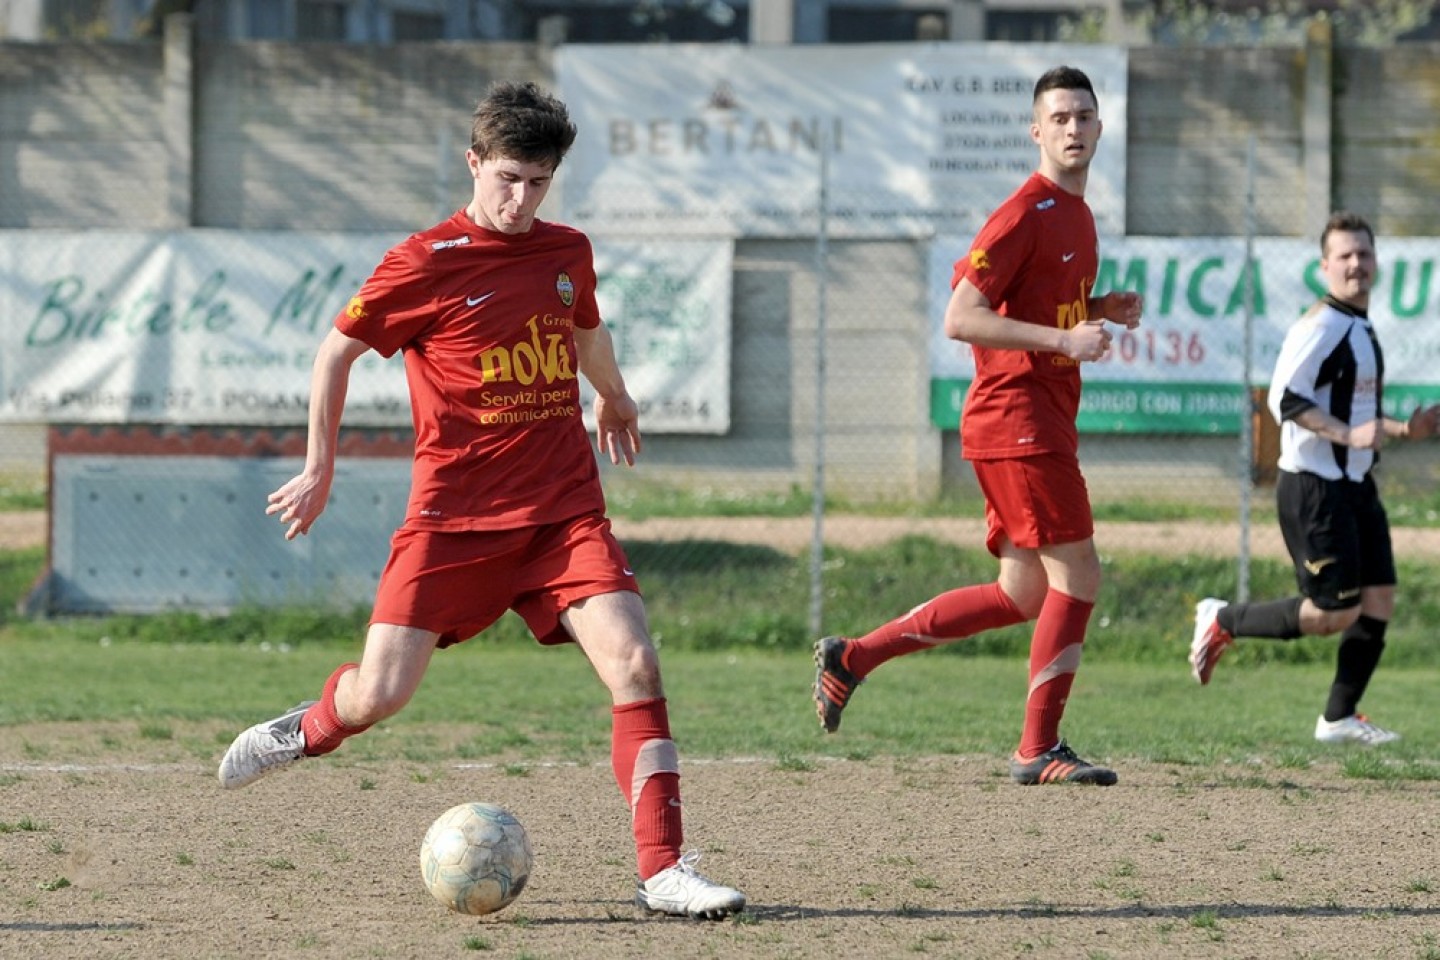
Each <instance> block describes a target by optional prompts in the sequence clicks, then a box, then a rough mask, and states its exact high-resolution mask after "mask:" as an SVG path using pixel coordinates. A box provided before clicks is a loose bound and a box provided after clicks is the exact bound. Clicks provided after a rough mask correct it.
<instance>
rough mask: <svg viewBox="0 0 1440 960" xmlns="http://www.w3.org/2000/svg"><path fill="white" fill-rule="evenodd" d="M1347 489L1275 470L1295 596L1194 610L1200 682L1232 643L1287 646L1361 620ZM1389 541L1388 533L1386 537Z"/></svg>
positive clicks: (1194, 665)
mask: <svg viewBox="0 0 1440 960" xmlns="http://www.w3.org/2000/svg"><path fill="white" fill-rule="evenodd" d="M1345 487H1346V484H1344V483H1341V482H1339V481H1332V480H1325V479H1323V478H1321V477H1317V476H1314V475H1313V474H1308V473H1290V472H1288V471H1281V473H1280V478H1279V480H1278V481H1277V482H1276V489H1275V500H1276V506H1277V515H1278V518H1279V522H1280V532H1281V534H1282V536H1283V537H1284V539H1285V547H1286V549H1287V550H1288V551H1289V553H1290V558H1291V561H1292V563H1293V564H1294V566H1295V582H1296V585H1297V586H1298V587H1299V595H1298V596H1293V597H1285V598H1282V599H1279V600H1263V601H1256V602H1252V603H1227V602H1225V601H1224V600H1221V599H1218V598H1215V597H1206V598H1205V599H1203V600H1201V601H1200V602H1199V603H1198V604H1196V607H1195V631H1194V634H1193V636H1192V638H1191V642H1190V669H1191V673H1192V674H1193V675H1194V677H1195V679H1196V680H1198V681H1199V682H1200V683H1201V684H1206V683H1209V682H1210V676H1211V674H1212V672H1213V671H1214V669H1215V664H1216V663H1217V662H1218V661H1219V660H1220V657H1221V655H1222V654H1224V652H1225V651H1226V650H1227V649H1229V647H1230V646H1231V645H1232V644H1233V643H1234V641H1235V639H1236V638H1239V637H1253V638H1257V639H1266V640H1294V639H1296V638H1298V637H1302V636H1322V635H1328V634H1332V633H1339V632H1340V631H1342V630H1346V629H1349V628H1350V626H1351V625H1352V624H1354V623H1355V621H1356V619H1357V618H1358V617H1359V615H1360V594H1361V585H1360V580H1361V566H1360V562H1359V561H1360V553H1359V550H1360V539H1359V537H1360V533H1359V528H1358V527H1357V525H1356V522H1355V520H1356V518H1355V516H1354V515H1353V513H1352V511H1351V509H1350V506H1349V505H1348V503H1347V497H1346V493H1345ZM1385 539H1386V541H1387V542H1388V540H1389V534H1388V530H1387V531H1386V534H1385Z"/></svg>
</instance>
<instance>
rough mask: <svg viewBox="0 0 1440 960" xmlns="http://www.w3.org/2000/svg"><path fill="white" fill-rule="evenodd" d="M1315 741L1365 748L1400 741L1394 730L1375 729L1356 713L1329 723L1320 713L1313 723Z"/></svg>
mask: <svg viewBox="0 0 1440 960" xmlns="http://www.w3.org/2000/svg"><path fill="white" fill-rule="evenodd" d="M1315 739H1316V740H1319V741H1320V742H1321V743H1359V744H1363V745H1364V746H1367V747H1378V746H1379V745H1380V744H1382V743H1391V742H1393V741H1395V740H1399V739H1400V734H1398V733H1396V732H1395V731H1394V730H1386V729H1385V728H1384V727H1377V726H1376V725H1375V724H1373V723H1371V722H1370V719H1369V718H1368V717H1366V716H1365V714H1363V713H1357V714H1354V715H1352V716H1348V717H1345V718H1344V719H1342V720H1336V721H1335V722H1334V723H1331V722H1330V721H1329V720H1326V719H1325V715H1324V714H1323V713H1322V714H1321V715H1320V718H1319V719H1318V720H1316V721H1315Z"/></svg>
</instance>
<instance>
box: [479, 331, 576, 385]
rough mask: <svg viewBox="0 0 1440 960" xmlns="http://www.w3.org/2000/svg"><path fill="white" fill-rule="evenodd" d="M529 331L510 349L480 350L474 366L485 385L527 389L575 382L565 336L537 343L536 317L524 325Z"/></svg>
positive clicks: (551, 335)
mask: <svg viewBox="0 0 1440 960" xmlns="http://www.w3.org/2000/svg"><path fill="white" fill-rule="evenodd" d="M526 326H528V327H529V328H530V339H529V340H528V341H524V340H522V341H521V342H519V343H517V344H515V345H514V346H513V347H491V348H490V349H489V350H482V351H481V352H480V356H479V358H478V359H477V360H476V361H475V365H476V366H478V367H479V368H480V375H481V377H482V378H483V379H484V381H485V382H486V383H519V384H522V385H524V386H529V385H530V384H532V383H534V382H535V381H536V380H540V379H543V380H544V381H545V382H546V383H554V382H555V381H557V380H574V379H575V371H574V369H573V368H572V367H571V365H570V351H569V350H568V349H566V347H565V335H564V334H562V333H551V334H547V335H546V336H545V342H544V343H543V344H542V343H541V342H540V325H539V323H537V322H536V318H535V317H531V318H530V319H529V321H527V322H526Z"/></svg>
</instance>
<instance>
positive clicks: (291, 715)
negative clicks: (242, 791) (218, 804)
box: [220, 700, 315, 790]
mask: <svg viewBox="0 0 1440 960" xmlns="http://www.w3.org/2000/svg"><path fill="white" fill-rule="evenodd" d="M314 703H315V701H314V700H307V701H305V702H304V703H302V704H299V705H298V706H295V707H291V708H290V710H288V711H287V712H286V713H285V714H283V715H282V716H279V717H276V718H275V719H274V720H266V721H265V722H264V723H257V724H255V726H253V727H251V728H250V729H249V730H246V731H245V732H244V733H242V734H240V736H238V737H236V738H235V741H234V742H233V743H231V744H230V749H229V750H226V751H225V756H224V758H222V759H221V761H220V786H222V787H225V788H227V789H231V790H233V789H235V788H236V787H244V786H248V785H249V784H252V783H254V782H255V781H256V780H259V779H260V778H261V777H263V776H265V775H266V774H269V773H274V772H275V771H276V770H283V769H284V768H286V767H288V766H291V765H292V764H295V763H298V762H299V761H301V760H303V759H304V758H305V733H304V731H302V730H301V729H300V718H301V717H303V716H305V711H306V710H309V709H310V707H311V706H313V705H314Z"/></svg>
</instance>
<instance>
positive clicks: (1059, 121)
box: [814, 67, 1141, 786]
mask: <svg viewBox="0 0 1440 960" xmlns="http://www.w3.org/2000/svg"><path fill="white" fill-rule="evenodd" d="M1100 130H1101V124H1100V113H1099V104H1098V101H1097V99H1096V96H1095V90H1094V87H1093V86H1092V85H1091V83H1090V80H1089V78H1088V77H1086V76H1085V74H1084V73H1082V72H1081V71H1079V70H1077V69H1075V68H1073V67H1056V68H1055V69H1053V70H1050V71H1048V72H1046V73H1045V74H1044V75H1043V76H1042V77H1040V79H1039V81H1038V82H1037V83H1036V84H1035V96H1034V119H1033V122H1032V123H1031V126H1030V136H1031V138H1032V139H1034V141H1035V143H1036V145H1037V146H1038V147H1039V148H1040V162H1039V167H1038V169H1037V170H1036V172H1035V173H1034V174H1033V175H1031V177H1030V179H1029V180H1027V181H1026V182H1025V183H1024V184H1022V185H1021V187H1020V189H1018V190H1016V191H1015V193H1013V194H1012V195H1011V196H1010V197H1009V198H1008V199H1007V200H1006V201H1005V202H1004V203H1003V204H1001V205H1000V207H999V208H998V209H997V210H996V211H995V212H994V213H993V214H992V215H991V216H990V219H989V220H988V221H987V222H986V223H985V226H984V227H982V228H981V230H980V233H979V234H978V235H977V236H976V237H975V241H974V243H973V244H972V246H971V248H970V252H969V254H968V255H967V256H966V257H965V258H964V259H963V260H960V261H959V262H957V263H956V264H955V271H954V275H953V277H952V280H951V285H952V287H953V292H952V294H951V297H950V302H949V304H948V305H947V307H946V310H945V333H946V335H947V336H949V337H952V338H953V339H956V340H960V341H963V342H965V343H968V344H970V345H971V348H972V350H973V351H974V354H975V379H974V381H973V382H972V383H971V385H970V391H969V394H968V396H967V397H966V399H965V407H964V410H963V413H962V417H961V424H960V441H961V449H962V453H963V455H964V457H965V459H967V460H969V461H970V463H971V465H972V466H973V467H974V470H975V476H976V478H977V480H978V481H979V484H980V490H981V492H982V493H983V494H984V496H985V516H986V520H987V523H988V536H987V537H986V546H987V547H988V548H989V549H990V552H991V553H992V554H994V555H995V556H996V557H998V558H999V561H1000V571H999V576H998V578H997V579H996V580H995V581H994V582H993V583H987V584H983V585H976V586H968V587H961V588H959V589H956V590H951V591H949V592H947V593H943V594H941V595H940V596H938V597H935V598H933V599H931V600H929V601H927V602H925V603H923V604H921V605H920V606H918V607H916V608H915V609H913V610H911V611H910V612H908V613H906V614H905V615H904V616H902V617H900V618H898V619H896V620H892V621H891V622H889V623H887V624H885V625H883V626H881V627H880V628H879V629H877V630H874V631H873V632H871V633H869V634H866V635H865V636H863V637H859V638H856V639H848V638H844V637H825V638H823V639H821V640H820V641H818V642H817V643H816V644H815V664H816V667H817V671H816V679H815V688H814V698H815V707H816V711H817V712H818V713H819V716H820V722H821V724H822V725H823V726H824V728H825V729H826V730H827V731H829V732H834V731H835V730H836V729H838V727H839V726H840V715H841V712H842V711H843V710H844V709H845V705H846V704H847V703H848V702H849V699H850V695H851V693H853V692H854V689H855V687H856V685H858V684H859V683H860V681H861V680H863V679H864V678H865V677H866V676H868V675H869V674H870V673H871V671H873V670H874V669H875V668H876V667H878V666H879V665H880V664H882V663H884V662H885V661H887V660H889V659H891V658H892V657H898V656H901V655H903V654H907V653H915V652H916V651H919V650H927V649H930V648H931V647H935V646H938V645H940V644H945V643H952V642H954V641H956V640H961V639H963V638H965V637H968V636H971V635H973V634H975V633H978V632H980V631H982V630H988V629H992V628H995V627H1003V626H1007V625H1010V624H1015V623H1022V622H1025V621H1030V620H1034V621H1035V629H1034V634H1033V637H1032V639H1031V642H1030V690H1029V694H1028V697H1027V700H1026V705H1025V724H1024V730H1023V733H1022V735H1021V738H1020V745H1019V748H1018V749H1017V750H1016V751H1015V754H1014V756H1013V757H1012V758H1011V762H1010V775H1011V777H1012V778H1013V779H1014V780H1015V781H1016V782H1017V783H1022V784H1035V783H1064V782H1071V783H1091V784H1099V785H1102V786H1109V785H1110V784H1113V783H1115V781H1116V776H1115V773H1114V771H1112V770H1108V769H1106V768H1104V767H1099V766H1095V765H1094V764H1090V763H1087V762H1085V761H1084V760H1082V759H1080V758H1079V757H1078V756H1076V755H1075V753H1074V751H1073V750H1071V749H1070V747H1069V746H1068V745H1067V744H1066V743H1065V741H1064V740H1062V739H1061V738H1060V733H1059V730H1060V719H1061V716H1062V714H1063V713H1064V711H1065V701H1066V698H1067V697H1068V696H1069V694H1070V687H1071V684H1072V683H1073V681H1074V679H1075V671H1076V669H1077V667H1078V666H1079V664H1080V651H1081V647H1082V644H1083V643H1084V641H1085V631H1086V627H1087V626H1088V624H1089V621H1090V612H1091V609H1092V608H1093V606H1094V603H1095V595H1096V593H1097V591H1098V590H1099V587H1100V560H1099V557H1098V556H1097V555H1096V553H1095V544H1094V540H1093V535H1094V522H1093V520H1092V517H1091V512H1090V499H1089V495H1088V493H1087V491H1086V489H1085V479H1084V477H1083V476H1082V475H1081V473H1080V463H1079V457H1078V441H1077V436H1076V430H1075V417H1076V414H1077V412H1078V410H1079V405H1080V364H1081V363H1083V362H1086V361H1092V360H1098V359H1100V358H1101V357H1103V356H1104V355H1105V353H1106V351H1107V350H1108V349H1109V346H1110V333H1109V331H1108V330H1107V329H1106V327H1105V321H1106V320H1111V321H1114V322H1116V323H1119V324H1122V325H1123V326H1125V327H1127V328H1131V329H1133V328H1134V327H1136V326H1137V325H1139V323H1140V312H1141V298H1140V296H1139V294H1136V293H1130V292H1119V291H1114V292H1110V293H1106V294H1105V295H1104V296H1100V297H1096V296H1093V295H1092V291H1093V289H1094V286H1095V275H1096V272H1097V270H1098V267H1099V251H1098V240H1097V238H1096V233H1095V220H1094V217H1093V216H1092V215H1091V212H1090V208H1089V206H1087V205H1086V203H1085V199H1084V195H1085V183H1086V179H1087V176H1088V173H1089V168H1090V161H1091V159H1092V158H1093V157H1094V155H1095V147H1096V144H1097V142H1098V141H1099V139H1100Z"/></svg>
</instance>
